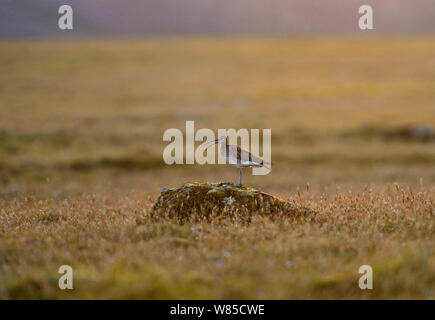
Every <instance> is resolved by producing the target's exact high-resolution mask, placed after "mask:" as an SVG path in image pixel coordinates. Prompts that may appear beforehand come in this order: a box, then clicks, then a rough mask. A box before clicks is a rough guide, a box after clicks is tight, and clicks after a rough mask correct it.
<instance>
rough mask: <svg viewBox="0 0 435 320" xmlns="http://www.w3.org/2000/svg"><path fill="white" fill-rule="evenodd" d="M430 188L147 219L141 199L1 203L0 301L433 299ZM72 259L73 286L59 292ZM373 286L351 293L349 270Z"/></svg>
mask: <svg viewBox="0 0 435 320" xmlns="http://www.w3.org/2000/svg"><path fill="white" fill-rule="evenodd" d="M433 196H434V194H433V192H432V193H428V192H427V191H424V190H421V191H414V192H413V191H411V190H409V188H407V187H404V186H400V185H388V186H387V187H386V188H385V189H384V190H382V191H381V192H374V191H373V190H370V189H368V190H365V191H364V192H358V193H352V192H344V193H341V192H339V193H337V194H335V195H334V198H333V199H331V200H327V199H325V198H323V197H319V198H316V197H313V196H312V195H311V194H310V193H308V192H303V193H302V194H300V195H299V196H293V197H292V198H290V199H289V201H291V202H292V203H294V204H297V205H303V206H309V207H311V208H315V209H316V210H317V211H318V214H315V215H309V216H305V217H299V218H298V219H294V218H290V217H289V216H288V215H287V216H286V215H281V216H279V218H278V219H274V221H271V220H270V219H269V218H267V217H264V216H260V215H258V216H254V217H253V219H252V221H251V223H250V224H245V223H237V220H231V221H230V220H229V221H228V222H227V223H224V224H222V223H213V222H211V223H197V224H185V225H179V224H178V223H174V221H173V220H172V219H168V220H162V219H160V220H159V222H155V221H154V220H153V219H152V217H151V216H150V212H151V205H152V203H151V202H150V201H146V200H134V199H130V198H126V197H122V198H119V199H114V198H108V197H93V196H87V197H84V198H81V199H76V200H72V199H69V200H68V199H67V200H63V201H53V200H37V199H35V198H31V197H28V198H21V199H2V200H0V208H1V209H0V215H1V221H2V224H1V227H0V228H1V229H0V231H1V232H0V261H1V268H2V269H1V271H2V272H1V273H0V275H1V277H0V283H2V287H1V288H2V290H1V291H0V294H1V297H2V298H147V299H148V298H273V299H275V298H281V299H287V298H362V299H366V298H434V294H435V292H434V288H435V259H434V246H433V234H434V230H435V228H434V227H435V226H434V214H435V212H434V201H433ZM62 264H69V265H71V266H72V267H73V268H74V271H75V282H74V290H72V291H69V292H65V291H61V290H59V289H57V277H58V275H57V274H56V271H57V269H58V267H59V266H60V265H62ZM363 264H369V265H371V266H372V267H373V270H374V290H372V291H362V290H360V289H359V288H358V278H359V276H360V275H359V274H358V268H359V266H360V265H363Z"/></svg>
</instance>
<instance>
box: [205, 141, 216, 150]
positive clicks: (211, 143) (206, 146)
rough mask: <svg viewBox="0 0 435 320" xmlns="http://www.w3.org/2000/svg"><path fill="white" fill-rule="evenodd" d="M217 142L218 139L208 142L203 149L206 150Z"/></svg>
mask: <svg viewBox="0 0 435 320" xmlns="http://www.w3.org/2000/svg"><path fill="white" fill-rule="evenodd" d="M218 142H219V139H216V140H213V141H209V142H207V143H206V144H203V147H204V149H208V148H210V147H211V146H213V145H215V144H216V143H218Z"/></svg>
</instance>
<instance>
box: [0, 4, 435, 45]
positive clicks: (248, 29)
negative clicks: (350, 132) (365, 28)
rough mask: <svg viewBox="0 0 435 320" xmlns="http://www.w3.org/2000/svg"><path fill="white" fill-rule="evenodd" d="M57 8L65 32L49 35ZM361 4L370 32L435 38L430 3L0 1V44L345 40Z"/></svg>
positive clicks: (434, 6)
mask: <svg viewBox="0 0 435 320" xmlns="http://www.w3.org/2000/svg"><path fill="white" fill-rule="evenodd" d="M62 4H70V5H71V6H72V7H73V9H74V23H75V25H74V31H73V32H70V31H68V32H63V31H60V30H59V29H58V28H57V19H58V16H59V15H58V13H57V10H58V7H59V6H60V5H62ZM362 4H371V5H372V6H373V8H374V21H375V29H376V30H375V31H374V32H382V33H415V32H419V33H420V32H422V33H428V32H435V4H434V1H432V0H412V1H411V0H364V1H363V0H293V1H292V0H125V1H119V0H104V1H99V0H69V1H65V0H38V1H35V0H2V1H1V6H0V37H19V36H56V35H57V36H71V35H72V36H76V35H140V34H169V35H174V34H299V33H351V32H361V31H360V30H359V29H358V28H357V20H358V7H359V6H360V5H362Z"/></svg>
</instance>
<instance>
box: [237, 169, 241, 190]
mask: <svg viewBox="0 0 435 320" xmlns="http://www.w3.org/2000/svg"><path fill="white" fill-rule="evenodd" d="M241 186H242V168H240V167H239V183H238V184H236V187H241Z"/></svg>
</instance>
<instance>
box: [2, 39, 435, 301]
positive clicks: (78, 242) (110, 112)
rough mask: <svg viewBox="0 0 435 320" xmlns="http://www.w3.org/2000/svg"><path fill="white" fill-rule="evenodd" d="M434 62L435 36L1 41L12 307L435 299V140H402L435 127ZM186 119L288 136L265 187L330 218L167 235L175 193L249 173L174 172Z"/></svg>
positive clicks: (196, 227)
mask: <svg viewBox="0 0 435 320" xmlns="http://www.w3.org/2000/svg"><path fill="white" fill-rule="evenodd" d="M434 57H435V41H434V38H433V36H426V37H418V36H415V37H408V38H399V37H390V38H389V37H382V38H381V37H376V38H363V37H361V38H338V37H323V38H316V37H307V38H297V39H284V38H283V39H222V38H217V39H198V38H195V39H194V38H174V39H158V38H156V39H137V40H98V41H90V40H87V41H84V40H83V41H71V42H49V41H46V42H30V41H29V42H8V43H6V42H3V43H1V44H0V60H1V61H2V64H0V221H1V223H0V297H1V298H362V299H365V298H432V299H433V298H434V297H435V293H434V288H435V280H434V279H435V275H434V270H435V261H434V252H433V247H434V245H433V244H434V190H435V189H434V185H435V166H434V163H435V148H434V147H433V146H434V142H433V141H432V140H424V141H423V140H419V139H413V138H411V139H410V138H408V137H406V138H403V137H401V136H400V135H397V138H394V139H391V132H393V137H394V132H395V130H396V131H397V130H401V129H400V128H402V127H403V126H408V125H410V126H415V125H416V126H420V125H424V126H427V127H429V128H430V129H432V130H433V128H434V127H435V109H434V105H435V91H434V90H433V88H434V87H435V64H434V61H435V60H434ZM229 115H231V116H229ZM186 120H195V125H196V128H202V127H208V128H212V129H217V128H231V127H234V128H242V127H243V128H271V129H272V139H273V140H272V161H273V162H274V167H273V171H272V172H271V173H270V174H269V175H267V176H251V175H250V174H249V172H248V171H246V172H245V175H244V179H245V180H244V182H245V184H246V185H248V186H252V187H255V188H260V189H262V190H263V191H265V192H267V193H269V194H273V195H276V196H279V197H281V198H283V199H287V200H289V201H290V202H291V203H292V204H293V205H295V206H298V207H308V208H311V209H313V210H314V211H316V212H317V214H316V215H315V216H310V215H309V216H307V217H305V218H299V219H297V220H292V219H287V218H285V216H281V217H279V219H276V220H275V221H272V220H271V219H269V218H267V217H260V216H258V217H257V216H255V217H254V219H253V220H252V221H251V222H250V223H248V224H246V223H241V222H240V221H239V222H238V221H229V222H227V223H224V224H222V223H220V224H218V223H213V221H211V222H208V223H206V222H203V223H187V224H185V225H179V224H178V223H176V221H172V220H171V219H163V220H161V221H158V222H156V221H152V220H151V219H150V210H151V205H152V203H153V201H154V200H155V199H156V197H157V196H158V195H159V192H160V190H161V189H162V188H163V187H169V188H170V187H178V186H181V185H183V184H184V183H186V182H192V181H201V182H206V181H211V182H217V181H235V180H236V178H237V170H236V169H234V168H230V167H227V166H198V165H195V166H171V167H168V166H165V165H164V163H163V161H162V150H163V148H164V147H165V144H164V143H163V142H162V135H163V132H164V130H166V129H168V128H180V129H183V128H184V125H185V121H186ZM385 132H387V133H388V135H387V136H388V139H386V138H385V137H386V134H385ZM396 182H397V183H398V184H397V185H395V184H394V183H396ZM62 264H70V265H71V266H72V267H73V268H74V272H75V282H74V290H72V291H69V292H67V291H61V290H59V289H58V287H57V279H58V277H59V275H58V274H57V270H58V268H59V266H60V265H62ZM362 264H369V265H371V266H372V267H373V268H374V290H372V291H361V290H360V289H359V288H358V285H357V281H358V277H359V276H360V275H359V274H358V267H359V266H360V265H362Z"/></svg>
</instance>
